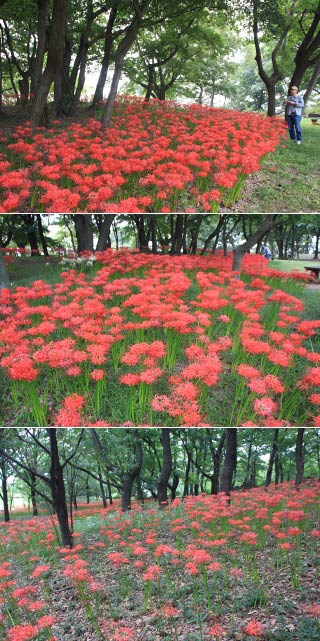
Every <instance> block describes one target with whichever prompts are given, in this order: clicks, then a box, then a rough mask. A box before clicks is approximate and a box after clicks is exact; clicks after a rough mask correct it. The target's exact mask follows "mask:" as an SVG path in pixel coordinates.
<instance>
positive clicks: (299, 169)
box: [0, 106, 320, 213]
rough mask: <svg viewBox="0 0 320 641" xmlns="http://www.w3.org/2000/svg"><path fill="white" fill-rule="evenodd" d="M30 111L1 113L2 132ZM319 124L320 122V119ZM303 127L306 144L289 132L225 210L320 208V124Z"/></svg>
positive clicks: (86, 113) (84, 114)
mask: <svg viewBox="0 0 320 641" xmlns="http://www.w3.org/2000/svg"><path fill="white" fill-rule="evenodd" d="M30 114H31V111H30V109H29V108H28V107H27V108H25V109H22V108H7V109H5V110H4V111H3V112H0V126H1V130H2V133H3V134H4V135H9V136H10V135H12V134H13V133H14V131H15V129H16V127H17V126H19V125H22V124H24V123H25V122H26V121H28V120H29V119H30ZM94 116H97V117H99V113H95V112H94V111H91V110H89V108H88V106H84V107H82V109H81V110H80V111H79V112H78V113H77V114H75V115H74V116H72V118H71V117H70V118H69V117H67V118H65V120H64V123H65V126H66V127H67V126H69V125H70V124H71V123H72V122H81V123H83V124H86V123H87V121H88V119H89V118H92V117H94ZM317 124H318V125H320V122H319V123H317ZM53 126H54V125H51V127H53ZM302 127H303V144H302V145H299V146H298V145H297V144H295V143H294V142H292V141H291V140H290V138H289V135H288V139H287V141H285V143H283V144H281V145H279V147H278V149H277V150H276V151H275V152H274V153H271V154H267V156H265V157H264V158H263V159H262V161H261V170H260V171H258V172H256V173H253V174H251V175H250V176H249V177H247V178H246V181H245V183H244V186H243V187H242V190H241V193H240V196H239V197H238V199H237V201H236V203H235V204H234V205H231V206H230V207H226V206H221V207H220V211H221V212H230V213H232V212H245V213H256V212H261V213H263V212H275V213H276V212H282V213H283V212H292V213H294V212H296V213H298V212H304V213H309V212H319V211H320V190H319V182H320V165H319V148H320V126H317V125H313V124H312V123H311V120H310V119H308V118H304V119H303V123H302ZM59 128H60V129H61V125H60V126H59ZM0 151H1V146H0Z"/></svg>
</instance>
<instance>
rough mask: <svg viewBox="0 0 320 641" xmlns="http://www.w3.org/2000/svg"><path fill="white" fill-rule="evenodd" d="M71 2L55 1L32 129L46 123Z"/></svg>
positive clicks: (61, 56)
mask: <svg viewBox="0 0 320 641" xmlns="http://www.w3.org/2000/svg"><path fill="white" fill-rule="evenodd" d="M68 6H69V0H53V10H52V20H51V28H50V34H49V38H48V54H47V63H46V67H45V70H44V72H43V73H42V75H41V78H39V81H38V84H37V89H36V96H35V100H34V105H33V111H32V116H31V124H32V127H33V128H35V127H37V126H38V125H40V123H41V122H42V121H44V122H46V120H47V117H46V106H47V98H48V95H49V91H50V87H51V85H52V83H53V81H54V79H55V77H56V75H57V73H58V71H59V69H60V65H61V64H62V60H63V52H64V43H65V33H66V28H67V16H68Z"/></svg>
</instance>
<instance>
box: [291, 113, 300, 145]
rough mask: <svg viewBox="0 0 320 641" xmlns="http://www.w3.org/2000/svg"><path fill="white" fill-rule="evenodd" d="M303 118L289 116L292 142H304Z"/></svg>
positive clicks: (295, 115)
mask: <svg viewBox="0 0 320 641" xmlns="http://www.w3.org/2000/svg"><path fill="white" fill-rule="evenodd" d="M300 123H301V116H297V114H290V115H289V116H288V126H289V133H290V138H291V140H302V131H301V124H300Z"/></svg>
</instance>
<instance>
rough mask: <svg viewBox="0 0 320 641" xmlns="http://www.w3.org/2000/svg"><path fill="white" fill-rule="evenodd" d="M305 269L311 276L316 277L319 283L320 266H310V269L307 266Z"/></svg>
mask: <svg viewBox="0 0 320 641" xmlns="http://www.w3.org/2000/svg"><path fill="white" fill-rule="evenodd" d="M305 269H307V270H308V271H310V272H311V274H313V275H314V276H315V277H316V279H317V281H319V274H320V265H312V266H311V267H309V265H308V267H305ZM319 282H320V281H319Z"/></svg>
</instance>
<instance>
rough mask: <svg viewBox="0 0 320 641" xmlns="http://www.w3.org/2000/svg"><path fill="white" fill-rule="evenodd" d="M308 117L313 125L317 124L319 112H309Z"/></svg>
mask: <svg viewBox="0 0 320 641" xmlns="http://www.w3.org/2000/svg"><path fill="white" fill-rule="evenodd" d="M308 118H311V122H312V124H313V125H317V124H318V118H320V114H315V113H309V114H308Z"/></svg>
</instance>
